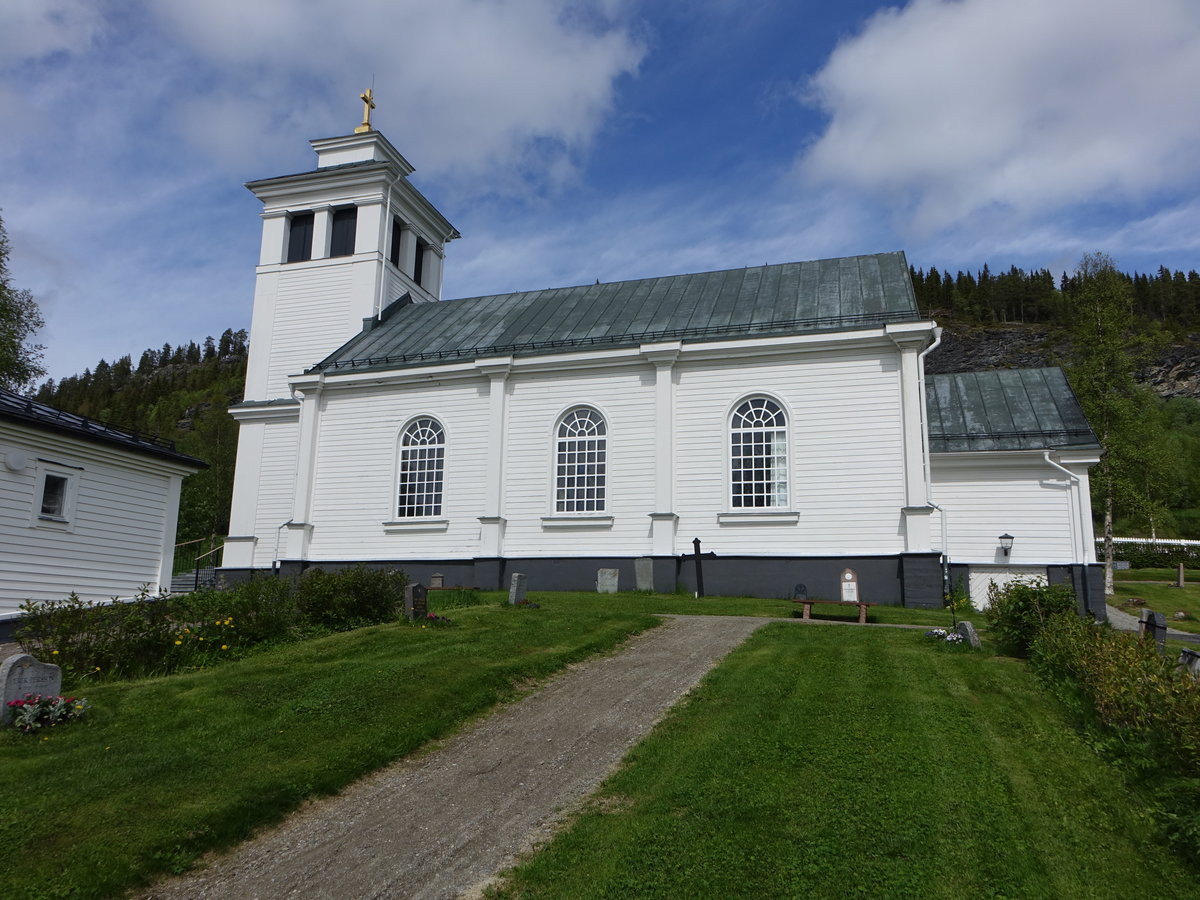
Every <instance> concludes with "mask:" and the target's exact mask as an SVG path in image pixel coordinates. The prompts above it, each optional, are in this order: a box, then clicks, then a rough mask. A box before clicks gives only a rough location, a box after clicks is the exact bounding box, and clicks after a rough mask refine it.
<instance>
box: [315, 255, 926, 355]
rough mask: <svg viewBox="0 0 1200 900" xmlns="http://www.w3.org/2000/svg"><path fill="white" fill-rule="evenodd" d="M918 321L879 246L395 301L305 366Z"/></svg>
mask: <svg viewBox="0 0 1200 900" xmlns="http://www.w3.org/2000/svg"><path fill="white" fill-rule="evenodd" d="M920 320H921V316H920V313H919V312H918V310H917V304H916V298H915V296H914V295H913V288H912V281H911V279H910V277H909V270H908V262H907V260H906V259H905V257H904V254H903V253H901V252H894V253H877V254H874V255H871V256H850V257H845V258H841V259H822V260H815V261H812V262H797V263H785V264H782V265H773V266H755V267H752V268H745V269H730V270H727V271H721V272H704V273H701V274H696V275H674V276H670V277H666V278H645V279H641V280H637V281H618V282H612V283H609V284H595V285H583V286H580V287H568V288H554V289H549V290H542V291H522V292H518V293H512V294H495V295H492V296H490V297H471V298H468V299H463V300H446V301H443V302H439V303H394V304H392V305H391V306H389V307H388V308H387V309H386V310H385V311H384V315H383V316H382V321H379V322H376V323H373V327H369V328H367V329H365V330H364V331H362V332H361V333H360V334H358V335H356V336H355V337H354V338H352V339H351V340H350V341H349V342H347V343H346V344H345V345H343V346H342V347H341V348H340V349H338V350H336V351H335V352H334V353H333V354H331V355H330V356H329V357H328V358H326V359H325V360H323V361H322V362H320V363H318V364H317V365H316V366H314V367H313V369H312V370H310V371H329V372H349V371H363V370H372V369H395V368H401V367H407V366H417V365H430V364H434V363H437V362H447V361H457V360H464V359H477V358H480V357H488V356H509V355H512V356H531V355H536V354H543V353H553V352H562V351H564V350H578V349H588V348H593V347H595V348H600V347H635V346H637V345H638V344H642V343H649V342H653V341H675V340H678V341H684V342H690V341H709V340H721V339H731V338H745V337H762V336H767V335H789V334H800V333H805V332H814V331H845V330H851V329H855V328H869V327H878V326H879V325H882V324H885V323H888V322H911V321H920Z"/></svg>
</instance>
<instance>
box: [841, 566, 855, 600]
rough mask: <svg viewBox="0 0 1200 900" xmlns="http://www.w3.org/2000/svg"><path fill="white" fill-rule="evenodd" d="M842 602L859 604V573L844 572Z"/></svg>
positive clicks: (849, 570) (850, 570) (845, 570)
mask: <svg viewBox="0 0 1200 900" xmlns="http://www.w3.org/2000/svg"><path fill="white" fill-rule="evenodd" d="M842 602H843V603H857V602H858V573H857V572H855V571H854V570H853V569H843V570H842Z"/></svg>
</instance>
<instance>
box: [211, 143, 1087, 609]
mask: <svg viewBox="0 0 1200 900" xmlns="http://www.w3.org/2000/svg"><path fill="white" fill-rule="evenodd" d="M312 146H313V149H314V150H315V151H316V154H317V160H316V168H315V169H313V170H312V171H309V172H303V173H300V174H295V175H286V176H282V177H278V178H268V179H264V180H261V181H254V182H251V183H250V184H248V185H247V187H248V188H249V189H250V190H251V191H253V192H254V194H255V195H256V196H257V197H258V198H259V199H260V200H261V201H262V203H263V213H262V218H263V231H262V249H261V255H260V259H259V265H258V269H257V286H256V290H255V297H254V313H253V322H252V326H251V332H250V362H249V371H248V374H247V378H246V393H245V400H244V402H242V403H240V404H238V405H236V406H235V407H233V409H232V410H231V412H232V414H233V415H234V416H235V418H236V419H237V420H238V422H239V423H240V438H239V444H238V455H237V470H236V476H235V484H234V499H233V510H232V519H231V524H230V531H231V534H230V536H229V538H228V540H227V543H226V545H225V551H224V559H223V564H224V572H225V574H226V576H227V577H229V578H239V577H245V576H246V575H248V574H251V573H254V572H262V571H268V570H276V571H282V572H295V571H299V570H302V569H304V568H307V567H310V566H327V567H337V566H342V565H346V564H352V563H358V562H367V563H371V564H382V565H387V566H391V567H398V568H403V569H405V570H406V571H408V572H409V574H410V576H412V577H413V578H415V579H418V580H422V581H425V582H426V583H428V578H429V576H430V575H431V574H433V573H435V572H437V573H441V574H442V575H443V576H444V578H445V583H446V584H462V585H474V586H478V587H481V588H498V587H502V586H506V584H507V581H508V578H509V576H510V574H511V573H513V572H524V573H526V574H527V575H528V577H529V585H530V587H531V588H533V589H571V590H587V589H594V587H595V583H596V576H597V570H598V569H600V568H616V569H619V570H620V579H621V585H622V587H623V588H633V587H634V586H635V582H634V578H635V574H634V573H635V561H636V560H638V559H639V558H649V559H650V560H652V564H651V566H652V571H653V589H654V590H656V591H663V592H672V591H675V590H678V589H682V590H687V591H691V590H692V589H693V588H694V584H693V580H692V579H693V571H694V570H693V566H692V565H691V561H690V559H689V558H688V554H691V553H692V551H693V548H694V544H693V541H694V539H697V538H698V539H699V540H700V542H701V547H702V549H703V551H704V552H705V553H706V554H707V553H713V554H715V556H713V557H709V558H705V559H704V581H705V588H706V591H707V593H709V594H732V595H759V596H792V594H793V592H794V591H795V590H796V586H797V585H801V584H802V585H804V587H805V590H806V591H807V594H808V595H809V596H813V597H816V596H824V597H828V598H836V597H837V596H838V592H839V578H840V575H841V573H842V571H843V570H844V569H846V568H847V567H849V568H852V569H854V570H855V572H856V573H857V575H858V584H859V592H860V594H861V595H862V597H863V599H865V600H868V601H874V602H880V603H894V604H899V603H903V604H906V605H940V604H941V602H942V595H943V589H944V574H945V572H944V571H943V567H942V564H943V562H946V563H947V564H948V565H947V570H946V571H948V572H949V575H950V578H951V580H952V582H954V583H956V582H958V581H959V580H961V581H962V582H963V583H964V584H969V585H970V586H971V588H972V591H973V595H974V596H979V595H980V594H985V593H986V591H985V588H986V584H987V583H988V581H990V580H1001V581H1003V580H1006V579H1009V578H1012V577H1018V576H1035V577H1041V578H1045V579H1048V580H1049V581H1051V582H1054V583H1057V582H1067V583H1072V584H1074V586H1075V587H1076V589H1077V593H1080V594H1082V595H1084V596H1085V598H1087V597H1088V595H1089V594H1090V597H1091V598H1094V599H1092V600H1091V605H1092V606H1093V607H1098V609H1099V610H1100V611H1101V615H1102V611H1103V601H1102V591H1100V590H1099V587H1098V583H1097V582H1096V581H1095V580H1094V578H1092V579H1088V578H1085V573H1087V572H1089V571H1092V572H1093V573H1094V571H1095V570H1094V566H1093V568H1092V569H1091V570H1089V569H1088V567H1089V566H1090V565H1092V564H1094V562H1095V559H1094V549H1093V548H1094V543H1093V535H1092V524H1091V514H1090V505H1089V496H1088V469H1089V466H1091V465H1092V464H1094V463H1095V462H1097V460H1098V454H1099V447H1098V445H1097V442H1096V439H1095V436H1094V435H1093V433H1092V431H1091V430H1090V428H1089V427H1088V424H1087V422H1086V420H1085V419H1084V417H1083V414H1082V412H1081V411H1080V408H1079V405H1078V403H1077V401H1076V399H1075V397H1074V395H1073V394H1072V392H1071V389H1070V387H1069V386H1068V384H1067V382H1066V380H1065V378H1064V377H1063V374H1062V373H1061V372H1060V371H1059V370H1057V369H1038V370H1008V371H1002V372H981V373H965V374H960V375H951V376H938V377H933V378H928V379H927V378H926V377H925V375H924V360H925V357H926V355H927V354H928V353H929V352H930V351H931V350H932V349H933V348H935V347H936V346H937V343H938V340H939V335H940V329H939V328H938V327H937V326H936V324H935V323H934V322H932V321H930V320H928V319H926V318H923V317H922V316H921V315H920V313H919V311H918V309H917V306H916V302H915V297H914V294H913V289H912V283H911V281H910V278H909V270H908V264H907V262H906V260H905V258H904V255H903V254H902V253H882V254H875V255H869V256H857V257H848V258H844V259H824V260H817V261H812V262H796V263H789V264H784V265H769V266H760V267H752V268H743V269H733V270H729V271H718V272H705V273H701V274H693V275H674V276H667V277H662V278H649V279H642V280H636V281H625V282H617V283H611V284H594V285H585V286H580V287H567V288H557V289H547V290H541V291H531V292H520V293H510V294H498V295H495V296H487V297H472V298H466V299H460V300H447V301H442V300H441V297H440V291H441V281H442V266H443V259H444V252H445V247H446V245H447V244H448V243H449V242H450V241H452V240H454V239H455V238H457V237H459V234H458V232H457V231H456V230H455V229H454V226H452V225H451V224H450V223H449V222H448V221H447V220H446V218H445V217H444V216H443V215H442V214H441V213H440V212H438V210H436V209H435V208H434V207H433V206H432V205H431V204H430V203H429V201H427V200H426V199H425V198H424V197H423V196H422V195H421V194H420V192H418V191H417V189H416V188H415V187H414V186H413V185H412V183H411V182H410V181H409V176H410V175H411V173H412V171H413V168H412V166H411V165H409V163H408V162H407V161H406V160H405V159H404V157H403V156H401V155H400V153H399V152H397V150H396V149H395V148H394V147H393V146H392V145H391V144H390V143H389V142H388V141H387V139H386V138H385V137H384V136H383V135H382V134H380V133H379V132H378V131H375V130H373V129H371V128H370V127H369V126H367V125H364V127H362V128H360V129H358V131H356V132H355V133H354V134H351V135H346V136H343V137H333V138H324V139H320V140H315V141H312ZM943 555H944V556H943ZM645 566H646V564H643V568H645ZM1088 581H1090V582H1091V583H1090V584H1086V583H1085V582H1088ZM1089 588H1090V590H1089Z"/></svg>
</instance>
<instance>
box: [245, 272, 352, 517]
mask: <svg viewBox="0 0 1200 900" xmlns="http://www.w3.org/2000/svg"><path fill="white" fill-rule="evenodd" d="M353 276H354V266H353V265H349V264H345V263H342V264H337V265H328V266H323V267H308V266H305V267H303V268H298V269H285V270H284V271H282V272H280V274H279V284H278V292H277V294H276V297H275V321H274V327H273V331H272V337H271V368H270V376H269V378H268V380H267V394H266V396H267V397H287V396H288V395H289V392H288V385H287V378H288V376H289V375H295V374H296V373H298V372H303V371H304V370H305V369H307V368H308V367H309V366H312V365H313V364H314V363H318V362H320V361H321V360H322V359H324V358H325V357H326V356H328V355H329V353H330V352H332V351H333V350H335V349H337V347H338V346H340V345H341V344H343V343H345V342H346V341H347V340H349V339H350V338H351V337H352V336H353V335H354V334H356V333H357V332H358V330H359V328H360V327H361V325H362V323H361V321H359V322H352V321H351V320H350V317H349V314H348V313H347V310H348V309H349V308H350V306H351V295H352V293H353ZM285 518H286V516H285Z"/></svg>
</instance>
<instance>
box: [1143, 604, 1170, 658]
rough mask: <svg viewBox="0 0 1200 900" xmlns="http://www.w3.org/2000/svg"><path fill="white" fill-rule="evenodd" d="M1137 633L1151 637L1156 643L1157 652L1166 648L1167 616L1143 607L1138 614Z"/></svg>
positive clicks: (1161, 651)
mask: <svg viewBox="0 0 1200 900" xmlns="http://www.w3.org/2000/svg"><path fill="white" fill-rule="evenodd" d="M1138 634H1139V635H1141V636H1142V637H1148V638H1151V639H1152V640H1153V641H1154V643H1156V644H1157V645H1158V652H1159V653H1163V652H1165V651H1166V649H1167V617H1166V616H1164V615H1163V614H1162V613H1160V612H1155V611H1154V610H1152V609H1143V610H1142V611H1141V613H1140V614H1139V616H1138Z"/></svg>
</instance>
